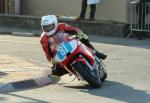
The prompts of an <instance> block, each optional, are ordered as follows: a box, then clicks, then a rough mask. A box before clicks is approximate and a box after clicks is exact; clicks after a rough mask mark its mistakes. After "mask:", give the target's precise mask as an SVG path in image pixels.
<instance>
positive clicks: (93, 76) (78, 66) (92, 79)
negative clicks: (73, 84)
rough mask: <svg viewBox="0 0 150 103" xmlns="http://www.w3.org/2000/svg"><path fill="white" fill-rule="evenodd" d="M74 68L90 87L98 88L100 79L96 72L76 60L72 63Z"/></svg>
mask: <svg viewBox="0 0 150 103" xmlns="http://www.w3.org/2000/svg"><path fill="white" fill-rule="evenodd" d="M73 67H74V69H75V70H76V71H77V72H78V73H79V74H80V75H81V76H82V77H83V79H84V80H86V81H87V82H88V83H89V84H90V85H91V86H92V87H94V88H100V87H101V79H100V77H99V75H98V72H97V71H96V72H94V71H92V70H90V69H89V68H88V66H87V65H85V64H83V63H82V62H76V63H74V64H73Z"/></svg>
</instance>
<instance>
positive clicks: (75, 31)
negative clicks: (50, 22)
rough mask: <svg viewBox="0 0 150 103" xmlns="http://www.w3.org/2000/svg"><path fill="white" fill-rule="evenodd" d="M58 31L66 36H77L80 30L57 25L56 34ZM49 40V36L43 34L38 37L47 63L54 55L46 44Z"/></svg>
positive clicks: (65, 25) (66, 25) (60, 24)
mask: <svg viewBox="0 0 150 103" xmlns="http://www.w3.org/2000/svg"><path fill="white" fill-rule="evenodd" d="M60 31H62V32H65V33H68V34H78V33H79V32H80V29H78V28H75V27H72V26H70V25H68V24H65V23H59V24H58V27H57V31H56V33H58V32H60ZM49 38H50V36H47V35H46V34H45V32H43V33H42V34H41V37H40V42H41V45H42V48H43V50H44V52H45V55H46V57H47V59H48V61H51V60H52V58H53V56H54V55H53V52H52V51H53V50H52V49H51V48H50V44H49V42H48V40H49Z"/></svg>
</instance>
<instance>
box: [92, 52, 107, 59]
mask: <svg viewBox="0 0 150 103" xmlns="http://www.w3.org/2000/svg"><path fill="white" fill-rule="evenodd" d="M94 51H96V50H94ZM95 55H96V56H97V57H98V58H100V59H103V60H105V59H106V58H107V55H106V54H103V53H100V52H98V51H96V52H95Z"/></svg>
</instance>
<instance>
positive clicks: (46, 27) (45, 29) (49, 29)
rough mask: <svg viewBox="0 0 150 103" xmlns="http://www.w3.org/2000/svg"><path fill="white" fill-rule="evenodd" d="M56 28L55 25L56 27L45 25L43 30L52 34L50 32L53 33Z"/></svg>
mask: <svg viewBox="0 0 150 103" xmlns="http://www.w3.org/2000/svg"><path fill="white" fill-rule="evenodd" d="M54 28H55V25H54V24H51V25H44V26H43V30H44V31H45V32H50V31H52V30H53V29H54Z"/></svg>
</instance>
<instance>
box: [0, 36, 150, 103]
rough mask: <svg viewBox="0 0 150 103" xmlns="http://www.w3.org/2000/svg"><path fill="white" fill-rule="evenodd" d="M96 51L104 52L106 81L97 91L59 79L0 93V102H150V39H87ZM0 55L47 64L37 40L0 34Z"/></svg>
mask: <svg viewBox="0 0 150 103" xmlns="http://www.w3.org/2000/svg"><path fill="white" fill-rule="evenodd" d="M90 40H91V41H92V43H93V44H94V46H95V47H96V48H97V50H99V51H101V52H104V53H107V55H108V58H107V60H105V61H104V62H105V64H106V65H107V72H108V78H107V80H106V81H105V82H104V83H103V85H102V87H101V88H100V89H92V88H90V87H89V86H88V85H87V83H86V82H83V81H78V80H74V77H70V76H68V75H66V76H63V77H62V78H61V80H60V81H58V83H53V84H51V85H48V86H45V87H39V88H31V89H28V90H19V91H15V92H8V93H0V102H1V103H150V40H141V41H138V40H134V39H128V40H127V39H121V38H110V37H109V38H108V37H100V36H91V35H90ZM0 54H6V55H11V56H13V57H16V58H21V59H25V60H29V61H30V62H32V63H34V64H35V65H37V66H40V67H47V66H48V65H49V64H48V62H47V60H46V59H45V57H44V53H43V52H42V49H41V47H40V44H39V38H37V37H17V36H9V35H5V36H3V35H0Z"/></svg>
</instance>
